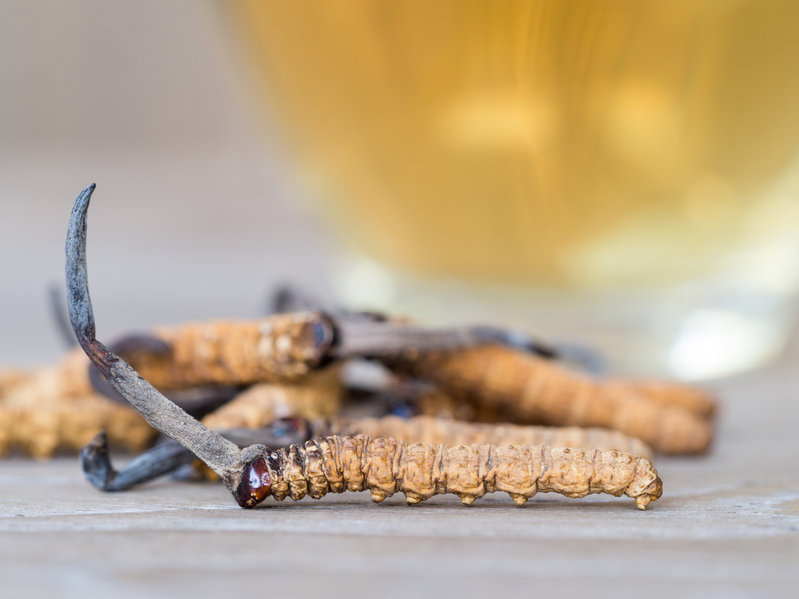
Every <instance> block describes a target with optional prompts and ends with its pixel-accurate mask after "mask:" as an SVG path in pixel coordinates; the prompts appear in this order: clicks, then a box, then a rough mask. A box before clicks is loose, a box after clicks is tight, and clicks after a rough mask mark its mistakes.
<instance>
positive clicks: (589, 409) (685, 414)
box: [390, 346, 712, 453]
mask: <svg viewBox="0 0 799 599" xmlns="http://www.w3.org/2000/svg"><path fill="white" fill-rule="evenodd" d="M390 365H391V366H392V367H394V368H397V369H398V370H400V371H402V372H405V373H410V374H412V375H413V376H416V377H419V378H424V379H427V380H429V381H431V382H433V383H434V384H436V385H437V386H439V387H440V388H441V389H442V390H443V391H444V392H445V393H448V394H452V395H453V396H456V397H458V398H463V399H467V400H470V401H472V402H474V403H476V404H479V405H482V406H487V407H490V408H495V409H498V410H500V411H501V412H503V414H504V415H505V416H506V417H507V418H509V419H510V420H513V421H521V422H536V423H544V424H553V425H559V426H597V427H602V428H611V429H614V430H619V431H621V432H623V433H625V434H628V435H631V436H633V437H638V438H639V439H642V440H643V441H645V442H646V443H648V444H649V445H651V446H652V447H653V448H654V449H655V450H656V451H662V452H665V453H701V452H703V451H705V450H706V449H707V447H708V445H709V444H710V440H711V438H712V428H711V425H710V423H709V422H708V421H707V420H706V419H704V418H702V417H700V416H697V415H696V414H695V413H692V412H689V411H687V410H684V409H682V408H678V407H674V406H668V405H664V404H663V402H662V401H653V400H649V399H647V398H646V397H644V396H642V395H640V394H637V393H635V392H634V391H633V390H630V389H625V388H623V387H622V388H620V387H619V386H618V385H616V384H614V385H604V384H603V383H602V382H601V381H595V380H592V379H590V378H587V377H585V376H582V375H579V374H577V373H574V372H571V371H569V370H566V369H565V368H563V367H562V366H559V365H558V364H556V363H554V362H552V361H551V360H546V359H543V358H539V357H537V356H533V355H529V354H525V353H521V352H518V351H514V350H512V349H508V348H506V347H502V346H482V347H476V348H470V349H463V350H459V351H453V352H425V353H424V354H418V355H416V356H413V357H409V358H404V359H400V360H396V361H393V362H392V363H391V364H390Z"/></svg>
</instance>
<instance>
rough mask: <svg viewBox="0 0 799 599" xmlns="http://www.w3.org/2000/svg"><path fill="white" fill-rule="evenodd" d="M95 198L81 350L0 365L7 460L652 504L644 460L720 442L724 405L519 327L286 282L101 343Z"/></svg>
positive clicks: (78, 242)
mask: <svg viewBox="0 0 799 599" xmlns="http://www.w3.org/2000/svg"><path fill="white" fill-rule="evenodd" d="M93 189H94V188H93V186H92V187H89V188H87V189H86V190H84V192H82V193H81V195H80V196H79V197H78V199H77V201H76V203H75V207H74V209H73V213H72V217H71V219H70V225H69V232H68V238H67V292H68V293H67V296H68V305H69V312H70V320H71V324H72V327H73V329H74V332H75V334H76V337H77V340H78V342H79V344H80V346H81V347H76V348H75V349H73V350H71V351H69V352H68V353H67V355H66V356H65V357H64V358H63V359H62V360H61V361H60V362H59V363H58V364H56V365H54V366H52V367H49V368H44V369H42V370H39V371H35V372H8V373H4V374H0V451H3V452H6V451H8V450H9V449H12V448H21V450H23V451H25V452H27V453H29V454H30V455H32V456H34V457H37V458H46V457H48V456H50V455H52V454H53V452H55V451H56V450H67V451H69V450H72V451H75V450H78V449H80V448H81V447H83V449H82V451H81V461H82V464H83V468H84V471H85V472H86V475H87V478H88V479H89V481H90V482H91V483H92V484H94V485H95V486H96V487H98V488H100V489H103V490H106V491H120V490H124V489H127V488H130V487H132V486H134V485H136V484H139V483H141V482H144V481H147V480H151V479H152V478H155V477H157V476H161V475H163V474H166V473H168V472H173V471H180V472H182V473H183V475H184V476H186V475H187V472H188V471H190V470H191V471H193V472H195V473H204V474H205V475H206V476H210V475H211V473H212V472H213V473H215V474H216V475H218V476H219V477H220V478H221V479H222V480H223V482H224V483H225V484H226V485H227V486H228V488H229V489H230V491H231V492H232V493H233V495H234V497H235V498H236V500H237V501H238V502H239V504H240V505H242V506H243V507H252V506H254V505H255V504H256V503H259V502H260V501H262V500H264V499H265V498H266V497H268V496H269V495H271V496H273V497H274V498H275V499H278V500H280V499H283V498H285V497H286V496H290V497H291V498H292V499H300V498H302V497H303V496H305V495H306V494H308V495H310V496H312V497H315V498H318V497H321V496H323V495H324V494H326V493H328V492H342V491H345V490H351V491H360V490H365V489H369V490H370V491H371V495H372V499H373V500H375V501H382V500H383V499H384V498H386V497H388V496H391V495H392V494H393V493H395V492H402V493H404V494H405V496H406V499H407V501H408V503H418V502H419V501H421V500H423V499H427V498H429V497H431V496H432V495H435V494H440V493H454V494H457V495H458V496H459V497H460V499H461V501H462V502H463V503H465V504H470V503H472V502H473V501H474V500H475V499H476V498H479V497H482V496H483V495H484V494H486V493H490V492H494V491H504V492H507V493H508V494H509V495H510V496H511V498H512V499H513V501H514V502H515V503H517V504H523V503H524V502H526V501H527V499H528V498H530V497H532V496H533V495H535V494H536V493H537V492H555V493H560V494H562V495H565V496H567V497H583V496H585V495H587V494H589V493H610V494H613V495H622V494H625V495H627V496H629V497H631V498H633V499H635V501H636V504H637V505H638V507H639V508H641V509H644V508H646V506H647V505H648V503H649V502H651V501H653V500H655V499H657V498H658V497H659V496H660V495H661V492H662V485H661V481H660V479H659V478H658V475H657V471H656V470H655V469H654V468H653V466H652V464H651V463H650V461H649V460H650V459H651V458H652V455H653V453H667V454H699V453H703V452H705V451H706V450H707V449H708V446H709V444H710V442H711V438H712V432H713V427H712V418H713V415H714V411H715V402H714V400H713V398H712V397H711V396H710V395H709V394H708V393H706V392H705V391H703V390H701V389H698V388H695V387H692V386H688V385H682V384H676V383H670V382H660V381H639V380H625V379H619V378H607V377H599V376H596V375H589V374H586V373H584V372H580V371H579V370H577V369H574V368H570V367H569V366H568V365H567V364H566V363H564V362H563V361H562V360H561V359H560V355H559V351H558V348H557V347H555V348H554V349H553V348H552V347H549V346H546V345H544V344H542V343H540V342H538V341H537V340H535V339H533V338H530V337H528V336H525V335H522V334H520V333H518V332H515V331H504V330H502V329H497V328H492V327H485V326H481V327H460V328H448V329H440V328H439V329H436V328H429V327H422V326H418V325H415V324H413V323H410V322H408V321H406V320H401V319H392V318H390V317H385V316H382V315H379V314H374V313H361V312H351V311H346V310H340V309H328V310H320V309H315V308H316V306H314V305H313V304H312V302H309V301H307V300H305V299H304V298H302V297H300V296H298V295H297V294H295V293H290V292H288V291H286V290H283V291H282V292H281V293H279V294H277V296H276V297H277V299H276V301H275V313H274V314H272V315H270V316H267V317H264V318H261V319H258V320H253V321H216V322H209V323H194V324H186V325H181V326H176V327H172V328H161V329H156V330H153V331H152V332H150V333H148V334H146V335H135V336H129V337H127V338H124V339H122V340H120V341H118V342H117V343H115V344H113V345H112V346H110V347H108V348H106V347H105V346H104V345H103V344H102V343H100V342H99V341H97V339H96V338H95V336H94V318H93V314H92V307H91V302H90V300H89V295H88V286H87V277H86V262H85V243H86V213H87V209H88V204H89V199H90V197H91V194H92V192H93ZM87 356H88V359H87ZM90 362H91V363H93V365H91V364H90ZM156 389H157V391H156ZM162 394H163V395H162ZM167 398H169V399H167ZM131 405H132V406H133V408H135V410H134V409H133V408H131V407H130V406H131ZM137 411H138V412H139V413H140V414H141V416H140V415H139V414H138V413H137ZM142 416H143V418H142ZM197 419H200V420H201V422H202V424H200V422H199V421H198V420H197ZM101 431H103V432H101ZM159 432H160V433H163V434H165V435H166V436H168V437H171V438H172V439H173V440H174V441H169V442H162V443H158V444H157V445H155V446H154V447H153V448H152V449H149V450H148V451H146V452H145V453H143V454H141V455H140V456H138V457H136V458H134V459H133V461H131V462H130V463H129V464H128V465H127V467H126V468H125V469H123V470H120V471H116V470H114V468H113V467H112V465H111V461H110V458H109V455H108V451H109V450H108V443H109V442H110V443H111V444H112V445H116V446H117V447H120V448H124V449H126V450H128V451H140V450H143V449H145V448H147V447H148V446H150V445H151V444H153V442H154V441H155V440H156V437H157V436H158V433H159ZM241 447H243V449H241ZM197 458H199V459H200V461H198V460H197ZM203 462H204V464H205V466H207V468H205V467H204V466H203V465H202V463H203Z"/></svg>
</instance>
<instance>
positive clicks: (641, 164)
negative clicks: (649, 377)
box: [229, 0, 799, 379]
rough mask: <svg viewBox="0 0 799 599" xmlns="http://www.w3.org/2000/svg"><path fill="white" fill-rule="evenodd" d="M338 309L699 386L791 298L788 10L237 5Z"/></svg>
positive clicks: (795, 9)
mask: <svg viewBox="0 0 799 599" xmlns="http://www.w3.org/2000/svg"><path fill="white" fill-rule="evenodd" d="M229 6H230V7H231V8H230V9H231V10H232V12H233V14H234V19H235V23H236V26H237V30H238V32H239V37H240V39H241V40H242V42H243V45H244V47H245V49H246V53H247V55H248V56H249V57H250V58H251V59H252V60H251V63H252V65H253V67H254V69H253V71H254V73H255V75H256V77H257V80H258V81H259V82H260V83H261V85H262V89H263V92H264V94H263V97H264V112H265V114H268V115H269V116H270V118H271V119H272V120H273V121H275V122H277V123H279V125H280V127H281V129H282V131H283V132H284V134H285V135H284V139H283V142H284V143H285V147H286V149H287V151H288V152H290V155H291V156H292V157H293V162H294V164H296V165H297V176H298V177H299V178H300V179H301V180H302V181H303V182H304V184H306V185H307V186H309V187H310V188H311V189H312V190H313V194H314V195H315V196H317V197H318V198H319V199H320V200H321V205H323V206H324V207H325V208H326V212H327V213H328V214H329V215H330V218H331V221H332V222H333V223H334V224H335V225H336V229H337V230H338V231H339V232H340V234H341V235H340V237H341V239H342V242H343V246H344V247H345V248H346V253H347V255H348V256H349V258H348V259H347V260H345V266H344V267H343V268H342V274H341V276H340V277H339V279H338V280H339V282H340V286H341V289H340V291H341V296H342V298H341V299H342V300H343V301H346V302H348V303H351V304H352V303H354V304H357V305H369V306H370V307H372V308H382V309H388V310H392V311H395V312H396V311H401V312H406V313H410V314H412V315H414V316H416V317H421V318H428V319H434V320H436V321H438V322H441V321H444V320H447V321H472V322H474V321H481V322H489V323H503V324H506V325H510V326H516V327H522V328H525V329H527V330H529V331H532V332H534V333H536V334H538V335H540V336H542V337H545V338H551V339H556V340H557V339H571V340H576V341H579V342H581V343H585V344H589V345H594V346H596V347H598V348H601V349H602V351H603V352H604V353H605V354H606V355H607V358H608V361H609V362H610V365H611V367H613V368H615V369H618V370H624V371H626V372H632V373H644V372H646V373H654V372H659V373H662V372H668V373H670V374H672V375H676V376H679V377H681V378H686V379H701V378H708V377H715V376H721V375H725V374H728V373H730V372H734V371H737V370H741V369H744V368H747V367H750V366H753V365H755V364H758V363H762V362H763V361H764V360H766V359H767V358H769V357H771V356H773V355H774V354H775V353H776V352H777V351H778V350H779V349H780V348H781V346H782V345H783V343H784V342H785V340H786V338H787V336H788V334H789V333H790V330H791V323H792V322H793V316H794V309H793V308H794V300H795V297H796V294H797V289H798V288H799V200H798V199H797V198H799V165H798V164H797V158H799V152H797V150H798V149H799V77H797V73H799V34H797V27H796V23H798V22H799V3H797V2H795V1H794V0H785V1H781V0H704V1H701V0H674V1H672V2H668V3H660V2H641V1H640V0H616V1H614V2H594V1H592V0H530V1H527V2H524V1H503V0H485V1H474V2H466V1H461V0H438V1H436V2H424V1H411V0H374V1H372V0H348V1H347V2H336V1H333V0H329V1H310V0H293V1H292V2H282V1H277V0H275V1H261V0H243V1H239V2H236V3H231V4H230V5H229Z"/></svg>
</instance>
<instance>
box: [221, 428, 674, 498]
mask: <svg viewBox="0 0 799 599" xmlns="http://www.w3.org/2000/svg"><path fill="white" fill-rule="evenodd" d="M362 490H370V491H371V493H372V500H373V501H376V502H381V501H383V500H384V499H385V498H386V497H390V496H391V495H393V494H394V493H398V492H400V493H404V494H405V498H406V501H407V502H408V504H415V503H419V502H420V501H423V500H425V499H429V498H430V497H432V496H433V495H438V494H443V493H452V494H455V495H458V496H459V497H460V499H461V502H463V503H464V504H467V505H470V504H471V503H473V502H474V500H475V499H478V498H480V497H482V496H483V495H485V494H486V493H493V492H495V491H502V492H506V493H508V494H509V495H510V496H511V498H512V499H513V501H514V503H516V504H517V505H521V504H523V503H525V502H526V501H527V500H528V499H529V498H531V497H533V496H534V495H536V494H537V493H539V492H540V493H559V494H561V495H565V496H566V497H585V496H586V495H588V494H590V493H609V494H611V495H616V496H619V495H623V494H626V495H627V496H628V497H632V498H633V499H635V503H636V505H637V506H638V508H639V509H642V510H643V509H646V507H647V505H649V503H650V502H651V501H654V500H655V499H657V498H658V497H660V495H661V493H662V484H661V481H660V478H658V475H657V471H656V470H655V469H654V468H653V467H652V464H651V463H649V461H647V460H645V459H643V458H639V457H636V456H633V455H630V454H626V453H620V452H617V451H607V452H603V451H598V450H583V449H570V448H549V447H546V446H527V445H524V446H511V447H501V446H495V445H471V446H466V445H458V446H455V447H445V446H443V445H429V444H425V443H410V444H409V443H405V442H403V441H398V440H396V439H391V438H388V439H385V438H383V439H380V438H378V439H372V438H370V437H367V436H365V435H358V436H355V437H350V436H344V437H341V436H332V437H322V438H320V439H315V440H311V441H307V442H306V443H304V444H297V445H291V446H289V447H287V448H283V449H280V450H278V451H276V452H272V453H269V454H268V455H265V456H263V457H257V458H255V459H254V460H252V461H251V462H250V463H249V464H248V466H247V470H246V475H245V477H244V479H243V480H242V482H241V485H240V486H239V488H238V489H237V491H236V497H237V499H238V500H239V503H240V504H242V505H244V506H246V507H253V506H254V505H255V504H256V503H258V502H260V501H262V500H263V499H265V498H266V496H268V495H269V494H270V493H271V495H272V496H273V497H274V498H275V499H277V500H282V499H284V498H285V497H287V496H288V497H291V498H292V499H294V500H297V499H302V498H303V497H304V496H305V495H306V494H308V495H310V496H311V497H313V498H314V499H319V498H320V497H322V496H324V495H325V494H327V493H328V492H332V493H341V492H343V491H362Z"/></svg>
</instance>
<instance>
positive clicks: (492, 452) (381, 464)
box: [66, 185, 662, 509]
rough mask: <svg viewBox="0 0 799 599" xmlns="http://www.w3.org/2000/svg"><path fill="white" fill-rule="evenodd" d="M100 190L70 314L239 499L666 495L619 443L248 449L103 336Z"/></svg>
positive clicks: (645, 499)
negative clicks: (91, 250)
mask: <svg viewBox="0 0 799 599" xmlns="http://www.w3.org/2000/svg"><path fill="white" fill-rule="evenodd" d="M93 191H94V185H91V186H89V187H87V188H86V189H85V190H84V191H83V192H81V194H80V195H79V196H78V198H77V200H76V201H75V205H74V207H73V210H72V215H71V218H70V224H69V228H68V232H67V242H66V255H67V260H66V280H67V290H68V293H67V297H68V304H69V316H70V323H71V324H72V327H73V330H74V331H75V334H76V336H77V339H78V343H79V344H80V346H81V347H82V348H83V349H84V351H85V352H86V354H87V355H88V356H89V358H90V359H91V361H92V363H94V365H95V366H96V367H97V368H98V370H99V371H100V372H101V374H102V375H103V376H104V377H105V378H106V380H108V382H109V383H110V384H111V385H112V386H113V387H114V389H115V390H116V391H117V392H118V393H119V394H120V395H121V396H122V397H123V398H125V399H126V400H128V401H129V402H130V404H131V405H132V406H133V407H134V408H135V409H136V410H137V411H139V412H140V413H141V414H142V416H144V418H145V419H146V420H147V421H148V422H149V423H150V424H151V425H152V426H153V427H154V428H156V429H157V430H159V431H161V432H162V433H164V434H165V435H167V436H168V437H171V438H172V439H174V440H176V441H177V442H178V443H180V444H181V445H183V446H184V447H186V448H187V449H189V450H190V451H192V453H194V454H195V455H196V456H197V457H199V458H200V459H201V460H202V461H203V462H205V463H206V464H207V465H208V466H209V467H210V468H211V469H212V470H213V471H214V472H216V474H217V475H219V477H220V478H221V479H222V481H223V482H224V483H225V484H226V485H227V487H228V489H230V490H231V492H233V495H234V497H235V498H236V500H237V501H238V503H239V505H241V506H243V507H254V506H255V505H256V504H257V503H259V502H260V501H263V500H264V499H266V497H268V496H269V495H270V494H271V495H273V496H274V497H275V498H276V499H282V498H284V497H286V496H290V497H292V498H294V499H299V498H300V497H302V496H303V495H304V494H305V493H306V492H307V494H309V495H310V496H311V497H321V496H323V495H324V494H325V493H327V492H328V491H331V492H341V491H344V490H353V491H354V490H361V489H370V490H371V491H372V497H373V499H375V500H376V501H380V500H382V499H383V498H384V497H387V496H388V495H390V494H392V493H394V492H403V493H405V495H406V497H407V499H408V501H409V503H417V502H419V501H421V500H423V499H426V498H427V497H430V496H432V495H435V494H439V493H455V494H457V495H458V496H460V498H461V501H463V502H464V503H467V504H469V503H472V502H473V501H474V499H476V498H478V497H481V496H483V495H484V494H485V493H488V492H493V491H505V492H508V493H510V494H511V496H512V497H513V499H514V501H515V502H517V503H523V502H524V501H526V499H528V498H529V497H532V496H533V495H535V494H536V493H537V492H539V491H541V492H547V491H549V492H557V493H562V494H564V495H566V496H569V497H582V496H584V495H587V494H588V493H600V492H605V493H611V494H614V495H621V494H626V495H628V496H630V497H633V498H634V499H635V501H636V505H637V506H638V507H639V508H641V509H645V508H646V507H647V505H648V504H649V503H650V502H651V501H653V500H655V499H657V498H658V497H660V495H661V493H662V485H661V481H660V478H659V477H658V475H657V471H656V470H655V469H654V468H653V467H652V465H651V464H650V463H649V461H647V460H645V459H643V458H639V457H636V456H632V455H630V454H623V453H619V452H600V451H597V450H591V451H583V450H578V451H575V450H572V449H569V448H547V447H543V446H522V447H495V446H490V445H472V446H464V445H461V446H456V447H450V448H446V447H443V446H436V445H426V444H422V443H413V444H407V443H403V442H400V441H397V440H396V439H370V438H369V437H365V436H354V437H353V436H331V437H327V438H322V439H319V440H312V441H308V442H306V443H305V444H303V445H292V446H290V447H288V448H284V449H281V450H279V451H277V452H270V451H268V450H267V449H266V448H265V447H264V446H263V445H252V446H249V447H246V448H244V449H243V450H240V449H239V448H238V447H237V446H236V445H235V444H234V443H232V442H231V441H229V440H227V439H225V438H224V437H222V436H221V435H219V434H218V433H216V432H214V431H211V430H209V429H207V428H206V427H205V426H203V425H202V424H201V423H200V422H199V421H197V420H196V419H194V418H192V417H191V416H190V415H189V414H187V413H186V412H185V411H184V410H182V409H181V408H180V407H178V406H177V405H175V404H174V403H172V402H171V401H169V400H168V399H167V398H166V397H164V396H163V395H161V393H159V392H158V391H157V390H156V389H155V388H154V387H153V386H152V385H151V384H150V383H148V382H147V381H145V380H144V379H143V378H142V377H141V376H139V374H138V373H137V372H136V371H135V370H134V369H133V368H132V367H131V366H130V365H129V364H127V363H126V362H125V361H124V360H123V359H121V358H120V357H119V356H117V355H115V354H113V353H112V352H111V351H109V350H108V348H107V347H105V346H104V345H103V344H102V343H101V342H100V341H98V340H97V338H96V336H95V323H94V314H93V311H92V306H91V300H90V298H89V293H88V278H87V273H86V212H87V209H88V205H89V200H90V198H91V195H92V193H93ZM394 349H395V351H396V348H394Z"/></svg>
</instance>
